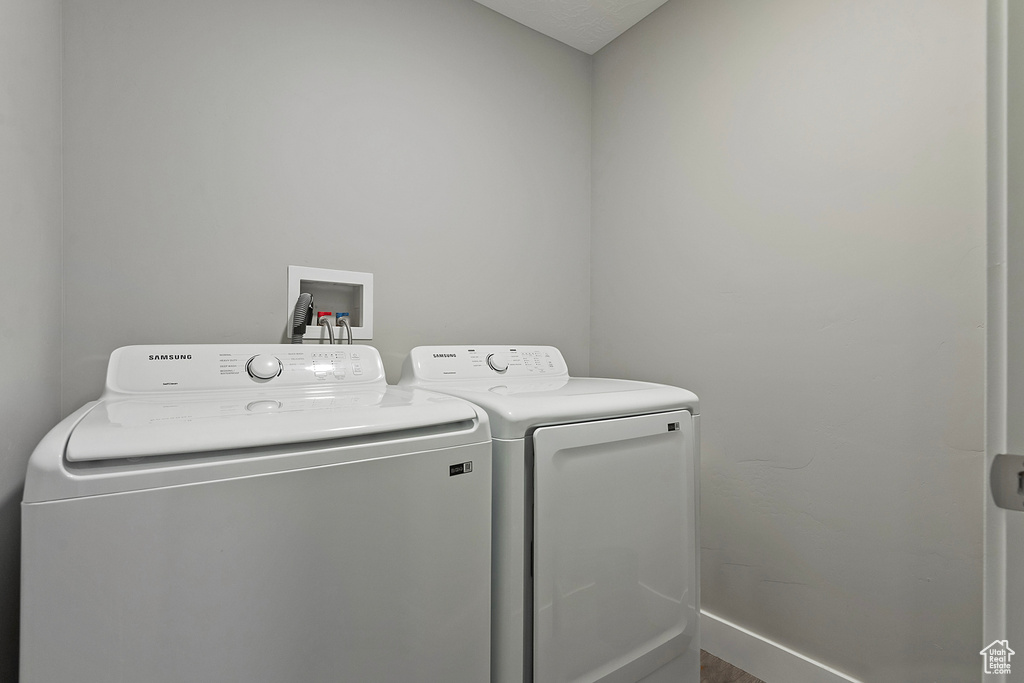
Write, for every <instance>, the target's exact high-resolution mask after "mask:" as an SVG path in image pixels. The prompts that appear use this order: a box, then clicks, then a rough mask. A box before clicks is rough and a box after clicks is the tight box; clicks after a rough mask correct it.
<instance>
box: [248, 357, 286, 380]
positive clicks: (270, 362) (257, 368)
mask: <svg viewBox="0 0 1024 683" xmlns="http://www.w3.org/2000/svg"><path fill="white" fill-rule="evenodd" d="M283 369H284V366H283V365H281V360H280V359H279V358H278V357H277V356H271V355H268V354H265V353H261V354H257V355H255V356H253V357H252V358H250V359H249V362H248V363H246V364H245V370H246V372H248V373H249V376H250V377H252V378H253V379H262V380H268V379H274V378H275V377H277V376H278V375H280V374H281V370H283Z"/></svg>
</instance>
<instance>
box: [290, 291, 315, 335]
mask: <svg viewBox="0 0 1024 683" xmlns="http://www.w3.org/2000/svg"><path fill="white" fill-rule="evenodd" d="M312 319H313V295H312V294H308V293H306V292H303V293H302V294H299V298H298V299H296V301H295V312H294V313H293V314H292V344H301V343H302V337H303V335H305V334H306V325H308V324H309V323H310V322H312Z"/></svg>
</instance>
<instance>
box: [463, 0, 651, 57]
mask: <svg viewBox="0 0 1024 683" xmlns="http://www.w3.org/2000/svg"><path fill="white" fill-rule="evenodd" d="M476 1H477V2H479V3H480V4H481V5H485V6H487V7H490V8H491V9H492V10H494V11H495V12H500V13H501V14H504V15H505V16H506V17H508V18H510V19H515V20H516V21H518V22H519V23H520V24H524V25H526V26H529V27H530V28H532V29H533V30H535V31H540V32H541V33H543V34H544V35H546V36H551V37H552V38H554V39H555V40H560V41H561V42H563V43H565V44H567V45H571V46H573V47H574V48H576V49H577V50H582V51H583V52H586V53H587V54H588V55H592V54H594V53H595V52H597V51H598V50H600V49H601V48H602V47H604V46H605V45H607V44H608V43H610V42H611V41H612V40H614V39H615V38H617V37H618V36H619V35H620V34H622V33H623V32H625V31H626V30H627V29H628V28H630V27H631V26H633V24H635V23H637V22H638V21H640V20H641V19H643V18H644V17H646V16H647V15H648V14H650V13H651V12H653V11H654V10H656V9H658V8H659V7H661V6H662V5H663V4H665V2H666V0H476Z"/></svg>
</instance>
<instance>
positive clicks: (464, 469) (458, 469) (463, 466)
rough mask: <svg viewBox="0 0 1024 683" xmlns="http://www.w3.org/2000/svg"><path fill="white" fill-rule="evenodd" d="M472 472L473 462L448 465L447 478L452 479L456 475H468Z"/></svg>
mask: <svg viewBox="0 0 1024 683" xmlns="http://www.w3.org/2000/svg"><path fill="white" fill-rule="evenodd" d="M472 471H473V461H472V460H470V461H469V462H460V463H459V464H458V465H448V476H449V477H454V476H455V475H456V474H469V473H470V472H472Z"/></svg>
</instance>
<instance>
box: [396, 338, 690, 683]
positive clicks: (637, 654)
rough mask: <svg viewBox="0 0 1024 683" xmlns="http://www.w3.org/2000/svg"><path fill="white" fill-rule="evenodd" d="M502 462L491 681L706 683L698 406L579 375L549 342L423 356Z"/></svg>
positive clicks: (420, 376) (424, 366)
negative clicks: (478, 419)
mask: <svg viewBox="0 0 1024 683" xmlns="http://www.w3.org/2000/svg"><path fill="white" fill-rule="evenodd" d="M399 383H400V384H402V385H407V386H420V387H424V388H429V389H431V390H434V391H439V392H444V393H446V394H450V395H452V396H457V397H460V398H464V399H466V400H469V401H472V402H473V403H476V404H477V405H479V406H480V407H481V408H483V409H485V410H486V411H487V414H488V416H489V418H490V422H491V433H492V437H493V441H492V443H493V453H494V461H493V466H494V496H493V498H494V507H493V520H494V535H493V539H492V542H493V565H492V566H493V572H494V574H493V584H494V585H493V591H494V594H493V598H492V607H491V609H492V621H491V628H492V648H491V650H492V655H491V681H492V683H524V682H526V683H596V682H598V681H600V682H601V683H635V682H637V681H643V682H644V683H663V682H664V683H667V682H669V681H671V682H672V683H698V681H699V680H700V678H699V676H700V643H699V619H700V581H699V577H698V567H699V562H698V552H699V548H700V544H699V543H698V539H697V515H698V444H699V438H698V421H699V415H698V403H697V397H696V396H695V395H694V394H692V393H691V392H689V391H686V390H684V389H679V388H676V387H670V386H665V385H660V384H650V383H646V382H631V381H625V380H613V379H593V378H573V377H570V376H569V372H568V368H567V367H566V364H565V360H564V359H563V358H562V354H561V353H560V352H559V351H558V349H555V348H553V347H550V346H515V347H509V346H424V347H419V348H416V349H413V350H412V352H411V353H410V355H409V357H408V359H407V360H406V363H405V367H404V368H403V372H402V379H401V381H400V382H399Z"/></svg>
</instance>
